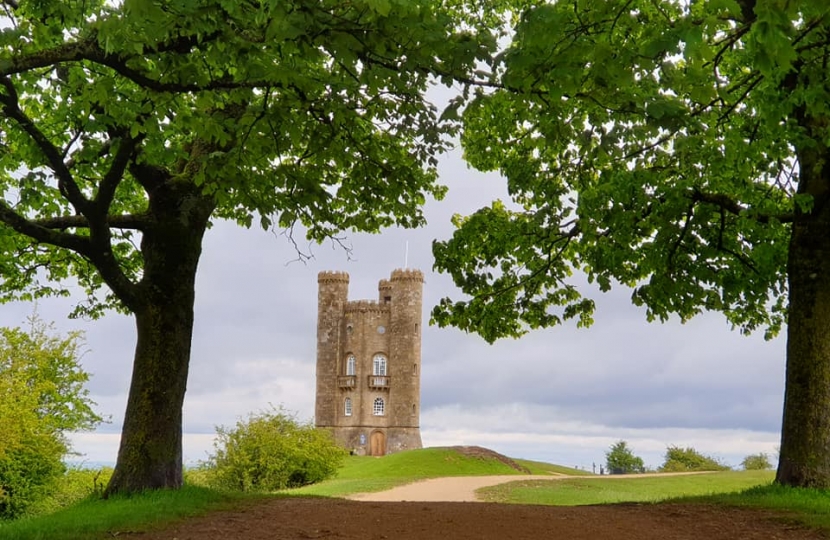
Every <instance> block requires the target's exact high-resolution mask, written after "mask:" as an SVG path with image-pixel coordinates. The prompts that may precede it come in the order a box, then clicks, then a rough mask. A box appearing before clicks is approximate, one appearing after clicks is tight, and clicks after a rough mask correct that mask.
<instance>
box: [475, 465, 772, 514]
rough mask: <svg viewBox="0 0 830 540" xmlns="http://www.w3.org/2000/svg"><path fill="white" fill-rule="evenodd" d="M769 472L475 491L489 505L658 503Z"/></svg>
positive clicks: (759, 478)
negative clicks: (500, 503)
mask: <svg viewBox="0 0 830 540" xmlns="http://www.w3.org/2000/svg"><path fill="white" fill-rule="evenodd" d="M772 478H773V473H772V472H770V471H749V472H735V471H730V472H717V473H706V474H696V475H690V476H644V477H640V478H613V477H608V476H606V477H591V478H567V479H562V480H535V481H520V482H510V483H508V484H502V485H499V486H492V487H487V488H483V489H480V490H478V492H477V493H478V494H479V496H481V497H482V498H484V499H486V500H488V501H492V502H505V503H517V504H550V505H558V506H578V505H584V504H608V503H620V502H657V501H663V500H667V499H674V498H678V497H689V496H701V495H713V494H721V493H730V492H736V491H741V490H745V489H748V488H751V487H755V486H759V485H764V484H768V483H769V482H771V481H772Z"/></svg>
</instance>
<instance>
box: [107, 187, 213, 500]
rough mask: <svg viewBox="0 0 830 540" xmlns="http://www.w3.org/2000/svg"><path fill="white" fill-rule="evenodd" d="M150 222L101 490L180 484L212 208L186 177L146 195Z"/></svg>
mask: <svg viewBox="0 0 830 540" xmlns="http://www.w3.org/2000/svg"><path fill="white" fill-rule="evenodd" d="M150 210H151V213H152V215H153V216H154V218H155V221H154V224H153V226H152V227H151V228H150V229H148V230H147V231H145V232H144V235H143V237H142V242H141V252H142V255H143V256H144V276H143V278H142V280H141V283H140V284H139V287H140V291H141V301H140V305H139V306H138V307H137V308H136V309H135V310H134V312H135V320H136V328H137V331H138V340H137V342H136V349H135V359H134V362H133V373H132V380H131V383H130V392H129V397H128V400H127V409H126V413H125V415H124V427H123V429H122V432H121V445H120V447H119V450H118V460H117V462H116V466H115V471H114V473H113V475H112V479H111V480H110V482H109V485H108V486H107V489H106V495H110V494H113V493H122V492H127V493H134V492H139V491H144V490H147V489H161V488H173V489H175V488H179V487H181V485H182V406H183V403H184V395H185V390H186V388H187V373H188V365H189V363H190V343H191V337H192V333H193V303H194V299H195V280H196V268H197V265H198V262H199V256H200V255H201V246H202V238H203V236H204V232H205V229H206V227H207V223H208V219H209V217H210V213H211V211H212V210H213V203H212V201H211V200H209V199H207V198H205V197H203V196H201V195H199V194H198V193H197V192H196V190H195V189H193V188H192V187H188V186H186V185H179V186H176V185H175V184H167V185H165V186H163V187H161V188H159V189H158V190H157V191H156V192H155V193H154V195H153V197H151V200H150Z"/></svg>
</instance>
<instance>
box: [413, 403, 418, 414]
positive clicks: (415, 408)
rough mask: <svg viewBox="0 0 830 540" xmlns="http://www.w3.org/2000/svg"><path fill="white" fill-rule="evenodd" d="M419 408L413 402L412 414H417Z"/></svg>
mask: <svg viewBox="0 0 830 540" xmlns="http://www.w3.org/2000/svg"><path fill="white" fill-rule="evenodd" d="M417 410H418V408H417V407H415V404H414V403H413V404H412V414H415V411H417Z"/></svg>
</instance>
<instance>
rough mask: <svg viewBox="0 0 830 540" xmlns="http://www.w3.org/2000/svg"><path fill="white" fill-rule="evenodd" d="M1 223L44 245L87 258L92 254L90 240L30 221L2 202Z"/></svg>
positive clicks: (0, 210) (0, 205)
mask: <svg viewBox="0 0 830 540" xmlns="http://www.w3.org/2000/svg"><path fill="white" fill-rule="evenodd" d="M0 222H2V223H5V224H6V225H8V226H9V227H11V228H12V229H14V230H15V231H17V232H18V233H20V234H23V235H26V236H28V237H30V238H33V239H35V240H36V241H38V242H41V243H44V244H52V245H55V246H58V247H62V248H66V249H71V250H72V251H74V252H76V253H79V254H80V255H83V256H85V257H88V256H89V254H90V251H91V250H90V248H91V244H90V242H89V238H88V237H85V236H78V235H76V234H71V233H67V232H63V231H56V230H54V229H52V228H49V227H46V226H44V225H41V224H39V223H36V222H33V221H29V220H28V219H26V218H25V217H23V216H21V215H20V214H18V213H17V212H15V211H14V210H12V209H11V208H10V207H9V205H7V204H6V203H5V202H4V201H0Z"/></svg>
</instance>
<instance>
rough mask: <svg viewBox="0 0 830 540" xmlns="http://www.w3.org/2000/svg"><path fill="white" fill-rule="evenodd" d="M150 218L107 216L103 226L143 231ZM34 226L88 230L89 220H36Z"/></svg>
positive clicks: (68, 218)
mask: <svg viewBox="0 0 830 540" xmlns="http://www.w3.org/2000/svg"><path fill="white" fill-rule="evenodd" d="M151 221H152V218H151V217H150V215H149V214H122V215H118V216H107V218H106V221H105V224H106V226H108V227H111V228H113V229H132V230H136V231H144V230H146V229H147V227H149V226H150V224H151ZM32 223H34V224H35V225H39V226H40V227H45V228H47V229H60V230H63V229H71V228H79V229H88V228H89V227H90V224H89V220H88V219H87V218H86V216H57V217H52V218H44V219H37V220H34V221H32Z"/></svg>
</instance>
